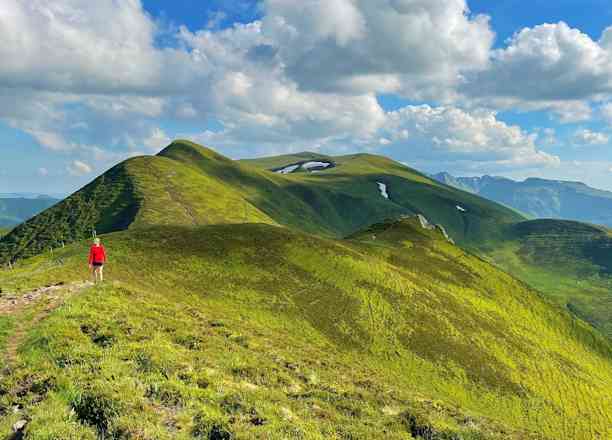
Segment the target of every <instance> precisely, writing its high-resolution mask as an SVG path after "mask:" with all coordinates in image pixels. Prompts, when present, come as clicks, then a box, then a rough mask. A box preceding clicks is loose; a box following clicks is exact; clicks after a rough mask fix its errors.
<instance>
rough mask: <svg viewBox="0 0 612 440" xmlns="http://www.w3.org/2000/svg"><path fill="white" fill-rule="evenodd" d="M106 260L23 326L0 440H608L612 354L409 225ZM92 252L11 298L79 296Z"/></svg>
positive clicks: (26, 279) (135, 252)
mask: <svg viewBox="0 0 612 440" xmlns="http://www.w3.org/2000/svg"><path fill="white" fill-rule="evenodd" d="M103 240H104V242H105V244H106V246H107V248H108V250H109V256H110V264H109V265H108V267H107V277H108V279H109V280H111V281H110V283H109V284H107V285H106V286H105V287H101V288H95V289H92V290H88V291H85V292H83V293H82V294H81V295H80V296H77V297H73V298H72V299H70V300H69V301H68V302H67V304H65V305H64V306H63V307H61V308H59V309H58V310H56V311H55V312H53V313H51V315H50V316H49V317H48V318H46V319H45V320H43V321H38V322H36V321H35V322H33V323H32V324H31V327H30V328H29V330H28V331H27V332H26V334H25V336H26V337H25V339H24V340H23V342H22V343H21V344H20V347H19V350H18V352H17V353H18V362H17V364H16V365H14V366H13V367H12V368H11V369H10V370H8V372H7V371H5V372H4V376H3V378H2V380H1V382H0V389H2V390H4V391H3V393H0V413H3V412H4V414H6V417H4V418H3V419H2V421H1V422H0V435H2V434H8V430H9V428H10V426H11V424H12V423H14V422H15V421H16V420H17V419H18V418H23V417H26V418H27V419H28V420H30V422H29V423H28V427H27V438H34V439H38V438H92V439H93V438H95V436H96V435H97V434H99V433H102V432H104V433H106V434H107V435H108V436H109V438H119V437H120V438H132V437H135V438H151V439H153V438H154V439H164V438H230V437H229V435H230V433H231V435H234V436H235V438H305V439H316V438H325V439H327V438H338V439H347V438H353V439H371V438H389V439H400V438H402V439H408V438H437V439H442V438H447V439H448V438H463V439H487V438H499V439H512V438H516V439H519V438H521V439H526V438H538V439H543V438H548V439H594V438H602V439H603V438H609V436H610V435H612V432H611V431H610V427H611V426H612V401H611V397H610V394H609V390H610V388H611V387H612V347H611V346H610V343H609V342H607V341H606V340H605V339H604V338H602V337H601V336H599V335H598V334H597V333H596V332H594V331H593V330H592V329H590V327H589V326H587V325H585V324H584V323H583V322H582V321H580V320H576V319H574V318H572V317H571V316H570V315H569V314H568V313H566V312H564V311H563V310H561V309H558V308H556V307H555V306H552V305H550V304H548V303H547V302H546V301H544V300H543V299H541V298H540V296H539V295H538V294H536V293H534V292H533V291H531V290H530V289H529V288H528V287H526V285H525V284H523V283H521V282H518V281H516V280H515V279H513V278H511V277H510V276H508V275H506V274H504V273H503V272H500V271H499V270H497V269H495V268H494V267H493V266H491V265H489V264H487V263H486V262H484V261H483V260H481V259H479V258H477V257H474V256H472V255H470V254H467V253H465V252H464V251H462V250H461V249H460V248H458V247H455V246H452V245H450V244H449V243H447V242H446V241H445V240H444V239H442V237H441V235H439V234H438V233H437V232H434V231H426V230H423V229H421V228H420V226H419V225H418V223H417V222H416V220H404V221H401V222H394V223H389V224H378V225H375V226H373V227H372V228H370V229H369V230H367V231H365V232H363V233H359V234H354V235H353V236H351V237H350V239H348V240H333V239H324V238H317V237H315V236H311V235H304V234H302V233H298V232H294V231H291V230H289V229H286V228H278V227H274V226H270V225H264V224H244V225H212V226H193V225H191V226H157V227H152V228H134V229H132V230H130V231H126V232H119V233H114V234H111V235H109V236H105V237H103ZM86 250H87V243H78V244H75V245H72V246H68V247H66V248H65V249H61V250H58V251H57V252H56V253H55V254H54V256H50V255H44V256H39V257H36V258H33V259H30V260H28V261H25V262H23V264H22V265H20V267H19V268H18V269H16V270H14V271H2V272H0V285H1V286H2V287H3V288H4V289H5V290H6V289H10V290H22V291H23V290H26V289H28V288H31V287H35V286H38V285H44V284H48V283H51V282H59V281H64V282H70V281H74V280H79V279H82V278H83V277H84V276H85V273H84V270H85V268H84V267H83V266H84V265H83V260H84V256H85V255H86ZM26 322H27V321H26ZM7 328H8V330H7V332H8V333H9V336H8V337H10V332H11V330H10V325H9V326H7ZM16 405H21V406H22V407H23V410H22V412H21V413H19V414H14V413H11V412H9V411H8V409H10V408H13V407H14V406H16ZM224 433H225V434H224ZM530 433H531V434H530Z"/></svg>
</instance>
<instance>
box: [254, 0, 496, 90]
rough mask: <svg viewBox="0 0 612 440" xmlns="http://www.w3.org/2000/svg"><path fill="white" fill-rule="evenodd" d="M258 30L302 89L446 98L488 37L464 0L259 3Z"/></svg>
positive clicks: (485, 55)
mask: <svg viewBox="0 0 612 440" xmlns="http://www.w3.org/2000/svg"><path fill="white" fill-rule="evenodd" d="M264 10H265V16H264V18H263V25H262V33H263V34H264V35H265V36H266V37H267V38H269V39H270V41H272V42H273V44H274V45H275V46H276V47H277V48H278V51H279V56H280V57H281V58H282V59H283V61H284V65H285V68H286V72H287V75H288V77H290V78H291V79H292V80H294V81H296V82H297V83H298V84H299V86H300V87H301V88H303V89H306V90H317V91H335V92H336V91H344V92H351V93H368V92H399V93H402V94H405V95H411V96H416V95H423V96H425V95H436V96H441V95H443V94H445V93H448V89H449V87H452V86H453V85H455V84H457V83H458V82H459V80H460V78H461V75H462V72H464V71H473V70H479V69H482V68H484V67H486V65H487V63H488V59H489V50H490V47H491V44H492V42H493V38H494V34H493V32H492V31H491V29H490V27H489V22H488V18H487V17H486V16H476V17H472V16H470V15H469V10H468V7H467V4H466V2H465V0H437V1H431V0H392V1H387V0H332V1H329V0H325V1H324V0H306V1H301V2H295V1H293V0H266V1H264Z"/></svg>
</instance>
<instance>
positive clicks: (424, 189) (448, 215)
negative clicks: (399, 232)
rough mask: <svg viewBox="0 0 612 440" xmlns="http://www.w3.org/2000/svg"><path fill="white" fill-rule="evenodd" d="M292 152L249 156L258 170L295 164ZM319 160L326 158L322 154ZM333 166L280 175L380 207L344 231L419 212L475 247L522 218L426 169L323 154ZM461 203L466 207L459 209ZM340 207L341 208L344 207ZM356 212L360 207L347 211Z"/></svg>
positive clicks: (368, 156)
mask: <svg viewBox="0 0 612 440" xmlns="http://www.w3.org/2000/svg"><path fill="white" fill-rule="evenodd" d="M294 159H295V158H294V157H285V156H279V157H276V158H264V159H257V160H250V161H248V163H249V165H252V166H257V167H259V168H260V169H262V170H270V169H276V168H281V167H283V166H285V165H289V164H291V163H294V162H295V160H294ZM320 159H323V160H325V157H321V158H320ZM327 160H332V161H333V162H334V163H336V164H337V166H336V167H334V168H331V169H328V170H325V171H321V172H318V173H293V174H289V175H287V176H283V178H286V179H288V180H291V181H293V182H295V185H296V187H297V188H300V187H304V186H307V187H308V188H329V189H331V190H333V191H334V192H336V193H338V194H343V195H347V196H350V197H354V198H357V199H361V200H364V201H367V202H368V204H370V205H374V204H378V205H380V206H381V211H382V212H380V213H367V215H364V216H363V218H362V221H361V222H360V227H353V228H345V229H344V230H342V231H341V232H342V233H343V234H344V235H347V234H350V233H352V232H354V231H355V230H358V229H361V228H363V227H366V226H367V225H369V224H372V223H374V222H376V221H382V220H384V219H385V218H390V217H394V216H397V215H401V214H417V213H418V214H423V215H425V216H426V217H427V218H428V219H429V220H430V221H431V222H432V223H440V224H442V225H444V227H445V228H446V229H447V230H448V231H449V233H450V234H451V236H452V237H453V238H454V239H455V240H456V241H458V242H459V243H461V244H463V245H466V246H475V245H477V244H479V245H480V244H481V243H483V242H486V241H492V240H495V239H497V238H499V237H500V234H501V229H502V226H503V225H504V224H509V223H514V222H518V221H522V220H524V217H522V216H521V215H520V214H518V213H516V212H514V211H512V210H511V209H508V208H506V207H503V206H501V205H498V204H496V203H494V202H490V201H488V200H486V199H483V198H481V197H478V196H475V195H473V194H469V193H466V192H464V191H460V190H457V189H455V188H452V187H450V186H447V185H444V184H441V183H439V182H437V181H434V180H433V179H431V178H429V177H427V176H425V175H424V174H422V173H420V172H418V171H416V170H414V169H411V168H409V167H407V166H404V165H402V164H400V163H398V162H395V161H393V160H390V159H388V158H385V157H381V156H376V155H371V154H354V155H347V156H334V157H331V158H330V157H327ZM377 182H381V183H384V184H386V185H387V189H388V193H389V195H390V200H386V199H383V198H382V197H381V194H380V191H379V189H378V186H377ZM457 206H460V207H462V208H464V209H466V212H461V211H460V210H458V209H457ZM346 209H351V206H347V207H346ZM346 209H345V210H343V213H345V212H346ZM350 212H351V216H346V215H344V217H353V216H359V215H360V214H361V212H360V210H356V209H353V210H351V211H350Z"/></svg>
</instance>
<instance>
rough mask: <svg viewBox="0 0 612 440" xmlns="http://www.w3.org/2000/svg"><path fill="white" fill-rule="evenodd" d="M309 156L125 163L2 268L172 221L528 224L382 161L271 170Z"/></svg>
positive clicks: (359, 159)
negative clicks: (405, 218)
mask: <svg viewBox="0 0 612 440" xmlns="http://www.w3.org/2000/svg"><path fill="white" fill-rule="evenodd" d="M308 157H314V156H312V155H311V154H310V153H306V154H302V155H297V156H292V157H280V158H274V159H267V160H264V161H263V162H262V161H261V160H258V161H250V162H248V163H242V162H236V161H232V160H230V159H228V158H226V157H224V156H221V155H219V154H217V153H215V152H214V151H212V150H209V149H206V148H204V147H201V146H199V145H196V144H193V143H191V142H188V141H176V142H174V143H172V144H171V145H170V146H168V147H167V148H166V149H164V150H163V151H162V152H161V153H160V154H159V155H158V156H157V157H137V158H133V159H130V160H128V161H126V162H124V163H122V164H120V165H117V166H116V167H114V168H113V169H111V170H109V171H108V172H107V173H105V174H103V175H102V176H100V177H99V178H97V179H96V180H94V181H93V182H92V183H90V184H89V185H87V186H86V187H84V188H83V189H82V190H80V191H78V192H76V193H75V194H73V195H71V196H70V197H68V198H67V199H66V200H64V201H63V202H61V203H59V204H58V205H56V206H54V207H52V208H51V209H49V210H47V211H45V212H44V213H42V214H40V215H38V216H36V217H35V218H33V219H31V220H29V221H28V222H26V223H24V224H22V225H20V226H19V227H17V228H15V229H14V230H13V231H12V232H11V233H10V234H9V235H8V236H7V237H4V238H2V239H1V240H0V264H3V263H6V262H8V261H15V260H18V259H22V258H27V257H29V256H32V255H36V254H38V253H40V252H42V251H45V250H48V249H50V248H57V247H58V246H60V245H61V244H62V243H70V242H72V241H75V240H79V239H83V238H86V237H89V236H91V234H92V231H93V230H97V231H98V232H99V233H107V232H112V231H117V230H123V229H127V228H128V227H130V228H136V227H146V226H151V225H162V224H175V225H205V224H221V223H240V222H263V223H268V224H279V225H284V226H288V227H292V228H295V229H298V230H301V231H305V232H310V233H316V234H321V235H325V236H330V237H342V236H346V235H349V234H351V233H353V232H355V231H357V230H360V229H362V228H364V227H367V226H368V225H370V224H372V223H374V222H377V221H381V220H383V219H385V218H390V217H397V216H400V215H405V214H416V213H421V214H424V215H426V216H427V217H428V218H429V219H430V220H431V221H432V222H434V223H441V224H443V225H444V226H445V227H446V228H447V230H448V231H449V232H450V234H451V235H452V236H453V238H454V239H455V240H456V241H458V242H459V243H461V244H464V245H466V246H473V245H475V244H476V243H480V242H482V241H483V240H485V239H486V240H493V239H495V238H498V237H499V234H500V231H501V228H500V226H501V225H503V224H507V223H511V222H515V221H520V220H522V219H523V218H522V217H521V216H520V215H518V214H516V213H514V212H513V211H511V210H509V209H507V208H504V207H502V206H500V205H496V204H495V203H492V202H488V201H486V200H484V199H481V198H479V197H477V196H474V195H471V194H468V193H464V192H461V191H458V190H455V189H453V188H451V187H447V186H445V185H442V184H439V183H437V182H434V181H432V180H431V179H429V178H427V177H426V176H424V175H422V174H420V173H418V172H416V171H414V170H412V169H410V168H408V167H405V166H403V165H401V164H399V163H397V162H393V161H391V160H389V159H386V158H382V157H378V156H372V155H365V154H362V155H353V156H341V157H336V158H333V160H334V161H335V162H336V163H337V164H338V166H337V167H336V168H333V169H330V170H325V171H323V172H320V173H316V174H315V173H298V174H292V175H286V176H285V175H279V174H275V173H271V172H269V171H267V170H265V169H262V168H261V164H265V165H270V164H272V163H273V162H276V163H278V164H282V161H284V160H288V159H292V160H293V159H296V158H302V159H304V158H308ZM319 158H320V157H319ZM377 182H382V183H385V184H387V186H388V191H389V194H390V196H391V198H390V200H387V199H385V198H383V197H382V196H381V194H380V190H379V188H378V184H377ZM457 206H461V207H463V208H464V209H465V210H466V211H465V212H462V211H460V210H459V209H458V208H457ZM347 212H350V213H351V215H346V213H347Z"/></svg>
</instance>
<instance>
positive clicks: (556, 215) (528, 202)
mask: <svg viewBox="0 0 612 440" xmlns="http://www.w3.org/2000/svg"><path fill="white" fill-rule="evenodd" d="M432 177H433V178H434V179H436V180H437V181H439V182H442V183H445V184H447V185H449V186H452V187H455V188H458V189H462V190H464V191H469V192H472V193H474V194H478V195H480V196H482V197H485V198H487V199H490V200H493V201H495V202H498V203H502V204H504V205H506V206H509V207H511V208H514V209H516V210H518V211H520V212H522V213H524V214H526V215H528V216H531V217H535V218H553V219H565V220H577V221H581V222H587V223H594V224H599V225H605V226H609V227H612V192H610V191H603V190H599V189H595V188H591V187H590V186H588V185H585V184H584V183H581V182H569V181H559V180H546V179H539V178H529V179H526V180H524V181H522V182H521V181H516V180H512V179H508V178H505V177H495V176H482V177H455V176H453V175H451V174H449V173H438V174H435V175H433V176H432Z"/></svg>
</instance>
